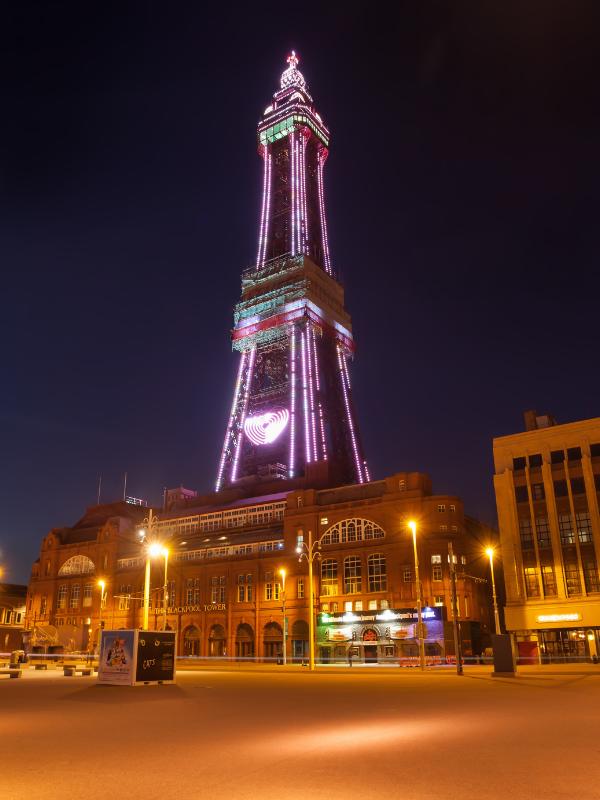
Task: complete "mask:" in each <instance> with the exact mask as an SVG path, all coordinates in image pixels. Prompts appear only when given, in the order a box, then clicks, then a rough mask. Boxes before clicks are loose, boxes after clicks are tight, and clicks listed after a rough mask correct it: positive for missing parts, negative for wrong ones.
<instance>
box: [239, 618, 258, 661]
mask: <svg viewBox="0 0 600 800" xmlns="http://www.w3.org/2000/svg"><path fill="white" fill-rule="evenodd" d="M235 657H236V658H254V631H253V630H252V628H251V627H250V625H248V624H247V623H246V622H242V623H240V624H239V625H238V626H237V631H236V632H235Z"/></svg>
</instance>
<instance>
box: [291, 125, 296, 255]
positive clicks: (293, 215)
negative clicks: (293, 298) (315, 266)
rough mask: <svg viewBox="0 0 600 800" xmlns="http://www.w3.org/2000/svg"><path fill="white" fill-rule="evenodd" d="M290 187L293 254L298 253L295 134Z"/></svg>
mask: <svg viewBox="0 0 600 800" xmlns="http://www.w3.org/2000/svg"><path fill="white" fill-rule="evenodd" d="M289 150H290V189H291V195H292V196H291V203H290V206H291V213H292V220H291V222H292V241H291V249H292V255H293V256H295V255H296V189H295V163H294V160H295V152H294V151H295V148H294V134H293V132H292V133H291V134H290V148H289Z"/></svg>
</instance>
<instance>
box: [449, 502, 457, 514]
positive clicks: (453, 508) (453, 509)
mask: <svg viewBox="0 0 600 800" xmlns="http://www.w3.org/2000/svg"><path fill="white" fill-rule="evenodd" d="M450 511H452V512H455V511H456V506H455V505H454V504H452V505H451V506H450Z"/></svg>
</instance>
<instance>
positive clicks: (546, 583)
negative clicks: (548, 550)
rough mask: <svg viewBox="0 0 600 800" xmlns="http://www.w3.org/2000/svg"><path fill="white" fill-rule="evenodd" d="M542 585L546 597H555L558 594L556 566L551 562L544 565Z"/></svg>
mask: <svg viewBox="0 0 600 800" xmlns="http://www.w3.org/2000/svg"><path fill="white" fill-rule="evenodd" d="M542 587H543V589H544V596H545V597H554V596H555V595H556V577H555V575H554V567H553V566H552V565H550V564H546V565H544V566H543V567H542Z"/></svg>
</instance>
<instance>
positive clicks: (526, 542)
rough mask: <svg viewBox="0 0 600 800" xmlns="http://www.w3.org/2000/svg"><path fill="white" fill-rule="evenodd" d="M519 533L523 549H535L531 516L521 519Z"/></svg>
mask: <svg viewBox="0 0 600 800" xmlns="http://www.w3.org/2000/svg"><path fill="white" fill-rule="evenodd" d="M519 535H520V537H521V547H522V549H523V550H533V534H532V532H531V520H530V519H529V517H525V518H523V519H520V520H519Z"/></svg>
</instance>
